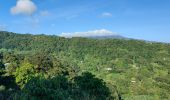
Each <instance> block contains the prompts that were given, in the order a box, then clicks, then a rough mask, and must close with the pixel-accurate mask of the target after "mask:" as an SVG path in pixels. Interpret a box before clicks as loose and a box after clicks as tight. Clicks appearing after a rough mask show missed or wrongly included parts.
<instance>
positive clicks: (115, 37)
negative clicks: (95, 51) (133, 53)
mask: <svg viewBox="0 0 170 100" xmlns="http://www.w3.org/2000/svg"><path fill="white" fill-rule="evenodd" d="M86 38H94V39H126V37H123V36H120V35H110V36H107V35H106V36H91V37H86Z"/></svg>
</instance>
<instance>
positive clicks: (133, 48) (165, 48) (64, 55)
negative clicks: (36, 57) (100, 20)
mask: <svg viewBox="0 0 170 100" xmlns="http://www.w3.org/2000/svg"><path fill="white" fill-rule="evenodd" d="M0 37H1V38H0V48H1V50H0V51H1V52H13V53H14V54H16V55H22V56H27V55H33V54H37V53H38V52H45V53H47V54H49V55H53V56H57V57H58V58H59V59H62V60H66V61H67V62H69V63H70V64H73V65H74V66H78V69H77V70H78V72H83V71H89V72H92V73H93V74H95V75H96V76H97V77H99V78H102V79H103V80H105V81H106V82H107V83H109V84H110V88H111V89H112V88H113V87H114V86H117V89H118V91H119V93H120V94H121V95H122V96H123V97H124V98H130V96H128V95H135V96H139V97H143V96H145V97H146V98H154V99H169V98H170V95H169V91H170V83H169V82H170V80H169V77H170V44H163V43H152V42H145V41H138V40H124V39H104V40H103V39H101V40H100V39H88V38H78V37H77V38H76V37H75V38H63V37H57V36H47V35H30V34H24V35H23V34H22V35H21V34H14V33H8V32H0ZM20 59H21V61H22V60H23V58H22V57H20ZM6 63H7V62H6ZM162 94H163V95H162ZM136 98H138V97H136Z"/></svg>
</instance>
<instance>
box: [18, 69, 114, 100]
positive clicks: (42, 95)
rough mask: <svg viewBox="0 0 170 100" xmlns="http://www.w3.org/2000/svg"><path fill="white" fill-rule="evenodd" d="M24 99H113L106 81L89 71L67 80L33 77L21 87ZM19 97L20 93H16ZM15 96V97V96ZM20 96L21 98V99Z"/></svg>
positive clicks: (62, 77)
mask: <svg viewBox="0 0 170 100" xmlns="http://www.w3.org/2000/svg"><path fill="white" fill-rule="evenodd" d="M22 93H25V96H24V97H23V98H24V99H26V100H30V99H31V100H32V99H36V100H80V99H81V100H113V99H114V97H112V96H111V92H110V90H109V88H108V87H107V86H106V83H105V82H104V81H103V80H101V79H98V78H96V77H95V76H94V75H92V74H91V73H89V72H85V73H82V75H81V76H76V77H75V78H73V79H72V80H69V79H68V78H67V76H62V75H58V76H55V77H52V78H48V79H46V78H42V77H35V78H33V79H31V80H30V81H29V82H28V83H27V84H26V85H25V86H24V88H23V89H22ZM17 96H18V97H19V98H21V95H17ZM17 96H15V97H17ZM23 98H22V99H23Z"/></svg>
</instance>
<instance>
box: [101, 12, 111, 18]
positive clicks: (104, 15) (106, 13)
mask: <svg viewBox="0 0 170 100" xmlns="http://www.w3.org/2000/svg"><path fill="white" fill-rule="evenodd" d="M112 16H113V15H112V14H111V13H109V12H104V13H102V17H112Z"/></svg>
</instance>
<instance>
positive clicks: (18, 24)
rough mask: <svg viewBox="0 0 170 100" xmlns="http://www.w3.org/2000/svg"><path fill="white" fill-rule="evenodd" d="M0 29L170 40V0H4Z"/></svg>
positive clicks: (0, 15) (35, 32) (0, 6)
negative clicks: (104, 33)
mask: <svg viewBox="0 0 170 100" xmlns="http://www.w3.org/2000/svg"><path fill="white" fill-rule="evenodd" d="M0 30H6V31H12V32H18V33H32V34H41V33H44V34H55V35H61V34H69V35H71V34H74V35H77V34H79V35H83V34H90V33H94V34H97V33H101V34H102V32H106V35H107V34H110V33H113V34H120V35H122V36H125V37H129V38H136V39H145V40H151V41H160V42H170V0H1V1H0ZM94 34H93V35H94Z"/></svg>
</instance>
